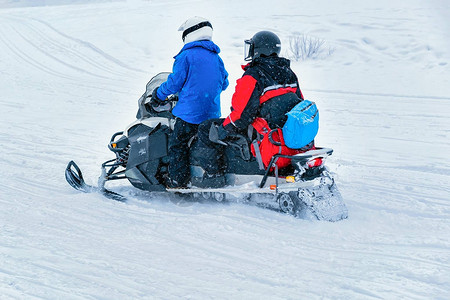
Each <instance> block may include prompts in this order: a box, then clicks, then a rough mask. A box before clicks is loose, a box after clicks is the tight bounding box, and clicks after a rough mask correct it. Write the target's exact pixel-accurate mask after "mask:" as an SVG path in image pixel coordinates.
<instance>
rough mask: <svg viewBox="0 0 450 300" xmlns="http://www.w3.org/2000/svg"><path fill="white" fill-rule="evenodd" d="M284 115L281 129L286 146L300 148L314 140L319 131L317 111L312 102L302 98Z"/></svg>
mask: <svg viewBox="0 0 450 300" xmlns="http://www.w3.org/2000/svg"><path fill="white" fill-rule="evenodd" d="M286 115H287V116H288V118H287V121H286V123H285V124H284V126H283V129H282V130H283V137H284V142H285V143H286V146H288V147H289V148H292V149H300V148H302V147H304V146H306V145H308V144H309V143H310V142H312V141H313V140H314V138H315V137H316V135H317V132H318V131H319V111H318V110H317V106H316V104H315V103H314V102H312V101H309V100H303V101H302V102H300V103H299V104H297V105H296V106H294V108H293V109H291V110H290V111H289V112H288V113H287V114H286Z"/></svg>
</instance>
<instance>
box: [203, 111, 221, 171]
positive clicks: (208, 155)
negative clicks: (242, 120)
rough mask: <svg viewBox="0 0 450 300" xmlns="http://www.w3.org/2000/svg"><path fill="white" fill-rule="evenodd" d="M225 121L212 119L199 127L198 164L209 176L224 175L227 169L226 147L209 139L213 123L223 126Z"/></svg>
mask: <svg viewBox="0 0 450 300" xmlns="http://www.w3.org/2000/svg"><path fill="white" fill-rule="evenodd" d="M223 120H224V119H210V120H207V121H204V122H203V123H201V124H200V125H199V127H198V142H197V144H196V151H197V153H200V154H201V155H197V159H196V162H197V163H198V164H199V165H200V167H202V168H203V170H205V172H206V173H207V174H208V175H209V176H215V175H222V174H223V172H224V169H225V167H226V166H225V161H224V160H225V159H224V152H225V146H224V145H220V144H217V143H214V142H212V141H211V140H210V139H209V129H210V128H211V125H212V123H215V124H217V125H221V124H222V123H223Z"/></svg>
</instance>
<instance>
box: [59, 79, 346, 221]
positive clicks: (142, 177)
mask: <svg viewBox="0 0 450 300" xmlns="http://www.w3.org/2000/svg"><path fill="white" fill-rule="evenodd" d="M169 74H170V73H168V72H163V73H159V74H157V75H156V76H155V77H153V78H152V79H151V80H150V81H149V82H148V83H147V85H146V90H145V93H144V94H143V95H142V96H141V97H140V98H139V100H138V112H137V115H136V120H135V121H134V122H133V123H131V124H130V125H129V126H128V127H127V128H126V129H125V130H124V131H120V132H116V133H114V134H113V135H112V137H111V140H110V142H109V144H108V148H109V150H111V151H112V152H113V153H114V154H115V158H114V159H111V160H108V161H106V162H104V163H103V164H102V167H101V169H102V173H101V176H100V178H99V180H98V187H94V186H91V185H88V184H86V183H85V181H84V179H83V175H82V172H81V170H80V168H79V167H78V165H77V164H76V163H75V162H74V161H71V162H69V164H68V165H67V168H66V170H65V177H66V180H67V182H68V183H69V184H70V185H71V186H72V187H74V188H75V189H77V190H81V191H83V192H93V191H100V192H101V193H103V194H104V195H105V196H107V197H109V198H111V199H114V200H117V201H126V198H125V197H124V196H122V195H120V194H118V193H115V192H113V191H111V190H108V189H106V188H105V184H106V182H108V181H113V180H120V179H127V180H128V181H129V182H130V183H131V184H132V185H133V186H134V187H136V188H138V189H140V190H144V191H150V192H152V193H153V192H154V193H171V194H177V195H180V196H183V197H186V196H189V197H191V198H192V199H199V200H208V201H211V200H212V201H217V202H223V201H233V200H236V201H241V202H246V203H251V204H255V205H257V206H262V207H265V208H269V209H272V210H276V211H280V212H283V213H287V214H291V215H294V216H296V217H299V218H305V219H318V220H326V221H339V220H342V219H345V218H347V217H348V211H347V208H346V206H345V204H344V201H343V199H342V196H341V194H340V192H339V190H338V188H337V187H336V183H335V181H334V179H333V176H332V174H331V173H330V171H329V170H328V169H327V167H326V166H325V159H326V158H327V157H329V156H330V155H331V154H332V153H333V150H332V149H331V148H319V147H316V148H315V149H314V150H309V151H306V152H304V153H299V154H296V155H282V154H275V155H274V156H273V157H272V158H271V160H270V163H269V165H268V167H266V168H264V167H262V166H261V163H260V162H258V160H257V159H256V158H255V157H254V156H253V155H251V153H250V151H249V147H250V144H251V143H250V142H251V141H249V139H248V137H245V136H241V135H237V136H235V137H234V138H233V139H231V140H232V141H231V142H229V143H228V147H226V150H225V155H224V157H225V162H224V166H225V181H226V185H225V186H224V187H215V186H216V185H215V183H214V182H211V179H210V178H209V179H208V180H206V179H205V172H204V170H203V169H202V168H201V167H200V166H199V164H198V163H196V161H197V160H196V156H198V155H201V154H198V151H196V147H195V145H196V143H195V139H194V141H192V142H191V144H190V157H191V160H190V168H191V184H192V186H190V187H189V188H186V189H170V188H166V186H165V184H164V183H165V180H166V179H167V177H168V163H169V160H168V137H169V135H170V133H171V131H172V130H173V126H174V123H175V118H174V116H173V115H172V113H171V110H172V108H173V107H174V106H175V105H176V103H177V99H178V98H177V95H171V96H170V97H169V98H168V102H167V103H166V104H164V105H160V106H157V105H155V104H154V103H152V102H151V95H152V92H153V90H154V89H155V88H157V87H158V86H159V85H161V84H162V83H163V82H165V81H166V79H167V77H168V76H169ZM280 158H288V159H290V160H291V163H290V166H289V167H285V168H282V169H279V168H278V166H277V164H276V162H277V160H278V159H280Z"/></svg>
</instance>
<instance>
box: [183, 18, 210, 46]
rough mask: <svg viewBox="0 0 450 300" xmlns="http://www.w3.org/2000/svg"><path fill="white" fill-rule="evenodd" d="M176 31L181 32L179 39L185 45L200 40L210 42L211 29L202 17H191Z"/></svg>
mask: <svg viewBox="0 0 450 300" xmlns="http://www.w3.org/2000/svg"><path fill="white" fill-rule="evenodd" d="M178 31H183V34H182V36H181V38H182V39H183V42H184V43H185V44H187V43H190V42H194V41H201V40H209V41H210V40H211V39H212V33H213V28H212V25H211V23H210V22H209V21H208V20H207V19H205V18H202V17H192V18H190V19H187V20H186V21H185V22H184V23H183V24H182V25H181V26H180V28H178Z"/></svg>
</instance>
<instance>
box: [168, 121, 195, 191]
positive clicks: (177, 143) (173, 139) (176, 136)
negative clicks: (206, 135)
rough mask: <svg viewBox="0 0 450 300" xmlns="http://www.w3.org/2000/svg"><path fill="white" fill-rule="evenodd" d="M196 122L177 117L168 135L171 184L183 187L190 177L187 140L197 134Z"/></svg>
mask: <svg viewBox="0 0 450 300" xmlns="http://www.w3.org/2000/svg"><path fill="white" fill-rule="evenodd" d="M197 129H198V124H191V123H188V122H186V121H183V120H182V119H180V118H177V119H176V121H175V126H174V129H173V132H172V134H171V135H170V137H169V177H170V180H171V181H172V185H175V186H179V187H185V186H186V185H187V184H188V182H189V179H190V174H191V170H190V167H189V147H188V143H189V140H190V139H191V138H192V137H193V136H195V135H196V134H197Z"/></svg>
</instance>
